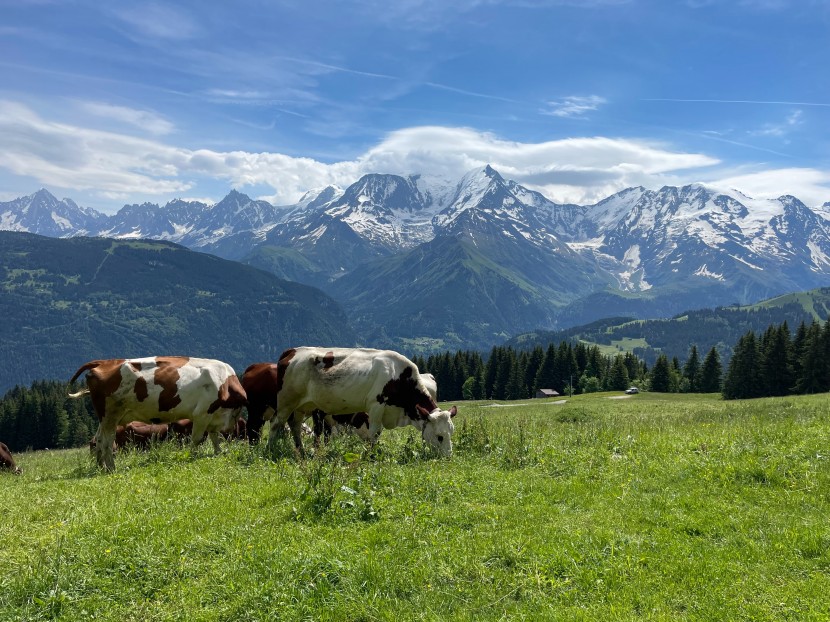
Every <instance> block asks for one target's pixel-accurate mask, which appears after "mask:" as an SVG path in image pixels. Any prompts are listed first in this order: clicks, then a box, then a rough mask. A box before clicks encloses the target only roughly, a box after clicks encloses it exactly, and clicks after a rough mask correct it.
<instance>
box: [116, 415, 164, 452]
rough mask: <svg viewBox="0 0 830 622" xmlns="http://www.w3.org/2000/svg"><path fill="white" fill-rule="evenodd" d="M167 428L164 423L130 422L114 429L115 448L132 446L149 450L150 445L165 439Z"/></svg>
mask: <svg viewBox="0 0 830 622" xmlns="http://www.w3.org/2000/svg"><path fill="white" fill-rule="evenodd" d="M168 432H169V428H168V426H167V424H166V423H142V422H141V421H130V422H129V423H128V424H127V425H123V426H122V425H119V426H117V427H116V428H115V447H116V448H117V449H121V448H122V447H126V446H127V445H133V446H134V447H137V448H139V449H150V443H153V442H157V441H163V440H164V439H166V438H167V434H168Z"/></svg>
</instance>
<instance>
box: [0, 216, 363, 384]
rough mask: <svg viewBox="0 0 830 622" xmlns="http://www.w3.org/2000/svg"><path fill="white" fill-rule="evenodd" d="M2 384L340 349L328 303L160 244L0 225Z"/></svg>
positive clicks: (305, 290)
mask: <svg viewBox="0 0 830 622" xmlns="http://www.w3.org/2000/svg"><path fill="white" fill-rule="evenodd" d="M0 316H2V318H3V321H2V323H0V343H2V354H3V356H1V357H0V390H3V389H7V388H9V387H11V386H13V385H15V384H28V383H29V382H31V381H32V380H35V379H41V378H56V379H68V378H69V377H70V376H71V375H72V373H73V372H74V371H75V369H77V367H78V366H79V365H81V364H82V363H84V362H86V361H88V360H90V359H95V358H110V357H135V356H149V355H155V354H185V355H189V356H202V357H209V358H219V359H222V360H224V361H226V362H228V363H230V364H231V365H233V366H234V367H235V368H236V369H237V370H238V371H240V372H241V371H242V369H244V368H245V367H246V366H247V365H248V364H249V363H251V362H254V361H261V360H275V359H276V358H277V357H278V356H279V354H280V352H282V351H283V350H284V349H285V348H286V347H289V346H296V345H308V344H333V345H343V346H350V345H354V343H355V336H354V333H353V331H352V330H351V328H350V327H349V325H348V323H347V320H346V318H345V316H344V314H343V312H342V311H341V309H340V308H339V306H338V305H337V303H335V302H334V301H333V300H332V299H331V298H329V297H328V296H326V295H325V294H323V293H322V292H320V291H319V290H317V289H314V288H312V287H308V286H305V285H300V284H297V283H291V282H288V281H283V280H281V279H278V278H276V277H274V276H273V275H270V274H267V273H265V272H262V271H260V270H257V269H255V268H252V267H249V266H245V265H242V264H239V263H236V262H232V261H226V260H223V259H219V258H217V257H214V256H212V255H207V254H203V253H197V252H193V251H190V250H187V249H185V248H184V247H181V246H178V245H175V244H170V243H166V242H151V241H143V240H141V241H126V240H111V239H104V238H71V239H54V238H46V237H41V236H37V235H32V234H28V233H15V232H0Z"/></svg>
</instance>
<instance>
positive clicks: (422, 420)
mask: <svg viewBox="0 0 830 622" xmlns="http://www.w3.org/2000/svg"><path fill="white" fill-rule="evenodd" d="M416 409H417V411H418V415H419V419H418V421H417V423H416V425H417V427H418V428H419V429H420V430H421V437H422V438H423V439H424V441H425V442H426V443H427V444H428V445H429V446H431V447H434V448H435V449H436V450H437V451H438V453H439V454H441V455H442V456H445V457H447V458H449V457H450V456H452V434H453V432H455V425H453V422H452V418H453V417H455V415H456V413H457V412H458V410H457V409H456V407H455V406H453V407H452V408H451V409H450V410H440V409H438V408H436V409H435V410H433V411H432V412H429V411H428V410H427V409H426V408H423V407H422V406H416Z"/></svg>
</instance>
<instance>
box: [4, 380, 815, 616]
mask: <svg viewBox="0 0 830 622" xmlns="http://www.w3.org/2000/svg"><path fill="white" fill-rule="evenodd" d="M611 397H612V394H593V395H587V396H578V397H574V398H572V399H569V400H568V401H567V402H566V403H564V404H560V403H555V402H551V401H546V400H526V401H522V402H512V403H511V402H507V403H501V404H499V405H495V406H494V405H492V404H490V403H487V402H478V403H469V402H462V403H459V404H458V406H459V415H458V417H456V420H455V421H456V432H455V436H454V445H455V452H454V455H453V457H452V458H451V459H437V458H435V457H434V456H432V455H431V454H430V453H429V452H428V451H427V450H426V449H425V448H424V447H423V444H422V442H421V440H420V436H419V435H418V434H417V433H416V432H414V431H412V430H408V429H399V430H392V431H386V432H384V433H383V435H382V436H381V440H380V442H379V444H378V446H377V447H376V448H375V449H374V451H372V452H371V453H370V452H369V451H367V450H366V449H365V448H364V446H363V445H361V444H360V443H359V442H358V441H357V440H356V439H353V438H344V439H335V440H334V441H333V442H332V443H330V444H329V446H328V447H326V448H324V449H321V450H320V451H318V452H317V454H316V455H314V456H313V457H309V458H308V459H306V460H304V461H300V460H297V459H295V457H294V456H293V454H292V452H291V451H290V449H289V448H287V447H282V448H280V451H279V452H278V455H277V456H275V457H267V456H265V455H264V449H263V448H261V447H256V448H253V449H251V448H249V447H248V446H247V445H245V444H242V443H235V444H232V445H230V446H228V448H227V451H226V452H225V453H224V454H223V455H221V456H219V457H213V456H212V451H211V450H210V449H209V447H208V445H209V444H205V445H204V446H203V447H202V448H201V449H200V451H199V452H197V453H196V454H195V455H193V454H191V452H190V451H189V449H180V448H178V447H177V446H175V445H174V444H165V443H163V444H160V445H158V446H156V447H154V448H153V449H152V450H151V451H149V452H145V453H141V452H130V451H128V452H119V453H118V454H117V455H116V471H115V473H112V474H105V473H102V472H99V471H98V470H97V469H96V468H95V467H94V466H93V464H92V460H91V458H90V456H89V452H88V451H87V450H86V449H76V450H65V451H54V452H48V451H46V452H34V453H24V454H18V455H17V458H18V462H19V464H20V465H21V466H22V468H23V469H24V473H23V475H22V476H19V477H15V476H12V475H2V476H0V492H1V493H2V514H0V543H1V546H2V555H1V556H0V559H1V560H2V571H0V620H2V621H4V622H5V621H6V620H8V621H24V620H67V621H69V620H71V621H77V620H96V621H101V620H113V621H119V622H124V621H131V620H136V621H139V620H141V621H145V620H153V621H164V620H182V621H184V620H187V621H198V620H205V621H208V620H211V621H214V620H215V621H236V620H240V621H246V620H292V621H293V620H366V621H368V620H470V621H473V620H475V621H479V620H603V621H606V620H706V621H712V620H747V621H749V620H752V621H758V620H798V621H804V620H827V619H830V520H829V519H830V396H828V395H815V396H806V397H789V398H776V399H759V400H752V401H731V402H725V401H722V400H720V399H719V396H717V395H706V396H689V395H661V394H640V395H636V396H633V397H631V398H628V399H610V398H611ZM309 449H311V448H310V441H309ZM311 453H312V452H311V451H310V452H309V454H310V456H311Z"/></svg>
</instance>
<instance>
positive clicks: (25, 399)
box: [0, 380, 98, 451]
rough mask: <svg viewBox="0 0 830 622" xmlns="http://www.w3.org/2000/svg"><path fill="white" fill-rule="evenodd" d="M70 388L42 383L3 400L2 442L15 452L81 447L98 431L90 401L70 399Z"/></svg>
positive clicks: (0, 409)
mask: <svg viewBox="0 0 830 622" xmlns="http://www.w3.org/2000/svg"><path fill="white" fill-rule="evenodd" d="M70 389H71V386H70V385H69V384H67V383H66V382H59V381H56V380H39V381H35V382H33V383H32V385H31V386H30V387H23V386H16V387H14V388H13V389H10V390H9V391H7V392H6V394H5V395H4V396H3V398H2V399H1V400H0V441H3V442H4V443H6V445H8V446H9V448H10V449H11V450H12V451H23V450H25V449H66V448H69V447H80V446H81V445H85V444H86V443H88V442H89V439H90V438H92V436H93V435H94V434H95V431H96V430H97V429H98V418H97V417H96V416H95V412H94V411H93V410H92V405H91V404H90V401H89V400H88V399H71V398H69V397H67V395H68V393H69V392H70Z"/></svg>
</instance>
